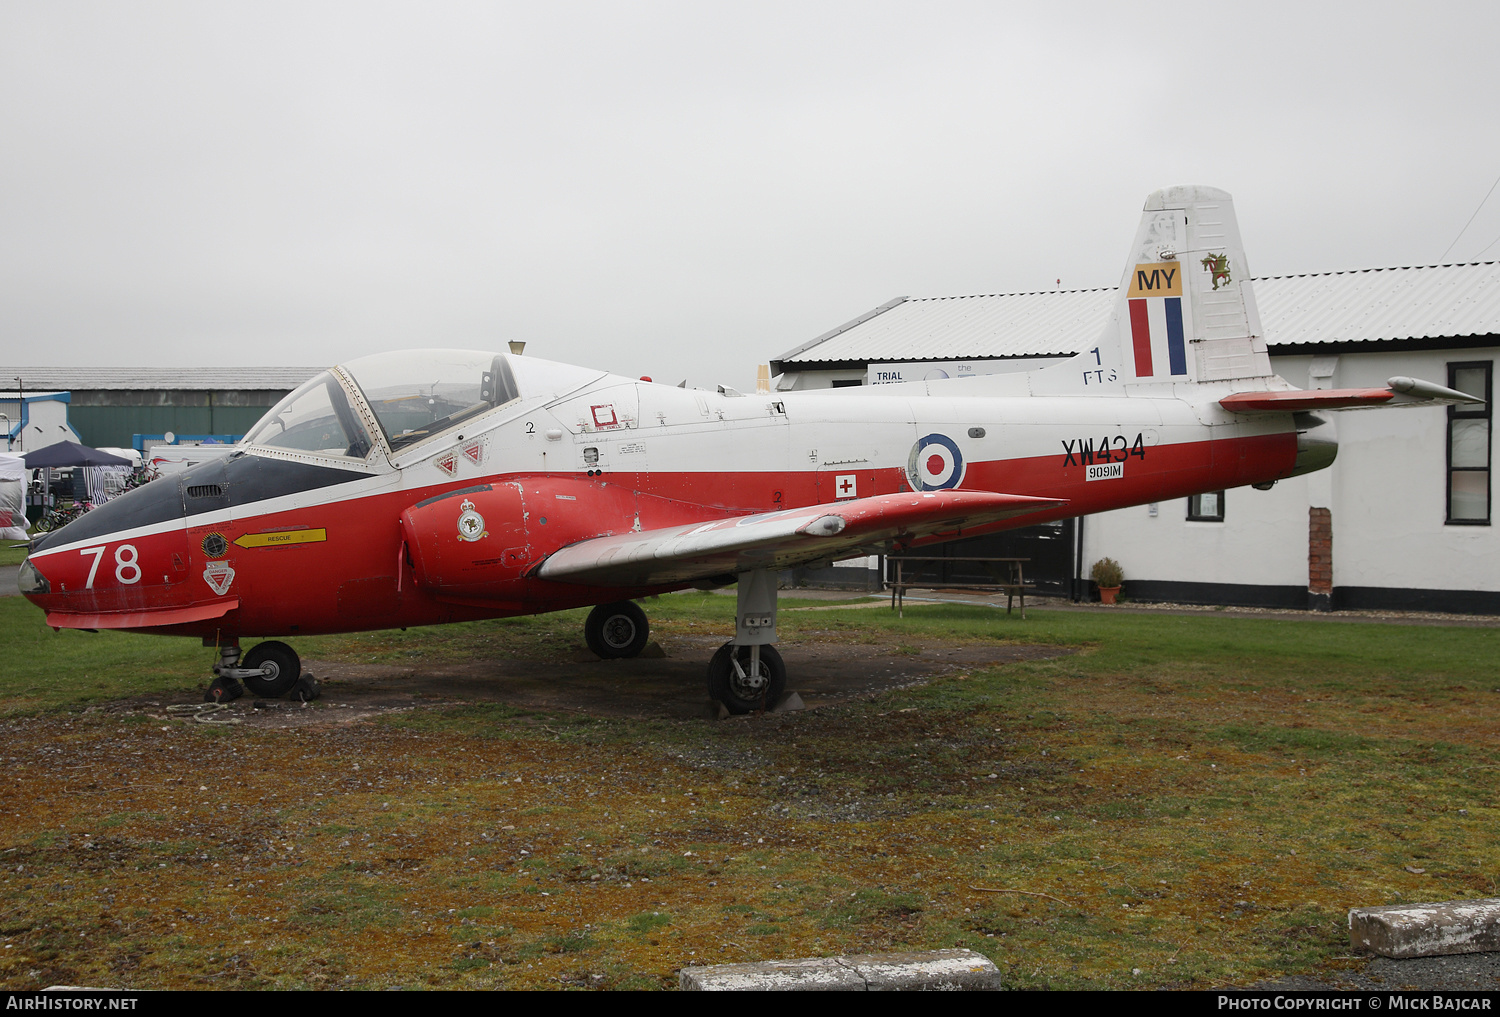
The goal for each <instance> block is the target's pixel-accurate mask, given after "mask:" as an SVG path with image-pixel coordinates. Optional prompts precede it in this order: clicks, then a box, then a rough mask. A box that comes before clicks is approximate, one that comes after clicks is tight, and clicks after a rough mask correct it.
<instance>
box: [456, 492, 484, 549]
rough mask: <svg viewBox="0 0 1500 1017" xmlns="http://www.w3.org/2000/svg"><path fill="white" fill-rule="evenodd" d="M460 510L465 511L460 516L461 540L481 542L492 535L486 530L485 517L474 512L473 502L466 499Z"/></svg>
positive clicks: (459, 532) (459, 530) (459, 537)
mask: <svg viewBox="0 0 1500 1017" xmlns="http://www.w3.org/2000/svg"><path fill="white" fill-rule="evenodd" d="M459 508H460V509H462V510H463V511H461V512H459V514H458V539H459V540H479V539H480V538H482V537H488V536H489V535H490V531H489V530H486V529H485V528H484V516H482V515H480V514H479V513H478V512H476V511H474V503H473V502H472V501H470V500H469V499H467V498H465V499H464V500H463V504H461V505H460V506H459Z"/></svg>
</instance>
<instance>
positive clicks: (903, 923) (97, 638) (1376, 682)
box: [0, 594, 1500, 989]
mask: <svg viewBox="0 0 1500 1017" xmlns="http://www.w3.org/2000/svg"><path fill="white" fill-rule="evenodd" d="M733 605H734V601H733V598H729V597H716V596H711V595H696V594H694V595H681V596H674V597H665V598H662V599H661V600H659V601H655V602H650V603H648V604H647V605H646V606H647V610H648V613H649V614H650V615H651V617H652V620H653V625H654V626H655V630H656V632H657V633H659V634H660V636H661V638H662V639H663V640H664V641H666V642H670V640H671V638H672V637H673V636H682V635H687V634H701V633H721V634H724V635H726V637H727V634H728V632H729V631H730V629H731V627H732V625H731V615H732V611H733ZM796 606H799V605H797V604H796V603H795V602H793V601H791V600H790V599H784V600H783V609H784V610H783V613H782V614H781V619H780V628H781V632H782V635H783V639H784V640H786V641H792V642H795V641H818V642H846V643H855V642H859V643H870V644H874V645H878V646H889V647H890V648H891V652H893V653H899V652H902V650H903V647H907V646H909V645H911V644H917V643H922V644H926V643H931V642H932V641H937V640H944V641H977V640H995V641H1008V642H1017V643H1044V644H1057V645H1064V646H1069V647H1077V648H1078V652H1077V653H1075V654H1073V655H1070V656H1066V657H1061V658H1057V659H1053V660H1048V661H1037V662H1031V663H1018V664H1010V665H1006V666H1004V667H997V668H990V669H975V670H971V671H968V672H957V673H952V674H949V675H947V676H946V677H942V678H937V679H934V680H932V681H930V682H928V683H926V684H925V685H922V686H919V687H916V688H908V689H905V690H903V691H900V692H896V693H889V694H885V695H882V696H879V697H876V698H873V699H870V700H866V701H862V702H857V703H853V704H850V705H846V706H838V707H827V708H823V709H821V710H816V711H809V712H806V713H799V714H788V715H782V716H768V717H759V718H749V719H742V720H732V721H726V722H713V721H707V720H701V721H669V720H658V721H634V720H621V719H601V718H595V717H587V716H580V715H548V714H541V713H527V712H523V711H519V710H517V709H514V708H511V707H506V706H501V705H495V704H471V705H466V706H454V707H450V708H439V707H433V708H428V709H422V710H416V711H412V712H409V713H404V714H400V715H397V716H395V717H393V718H388V719H386V720H384V721H380V722H363V723H353V724H332V723H330V724H327V725H322V726H318V727H305V728H289V729H287V730H277V729H269V730H267V729H250V728H212V727H210V726H208V725H203V724H194V723H190V722H184V721H182V720H178V719H171V718H170V716H169V715H168V714H166V713H165V712H163V711H162V710H161V708H157V707H151V706H149V705H148V706H141V705H137V706H135V707H132V708H131V709H128V710H127V709H121V708H117V707H115V706H111V705H109V704H111V703H114V702H116V701H118V700H120V699H121V698H123V697H125V696H141V695H144V696H158V697H160V699H159V701H160V702H162V703H166V702H171V701H188V700H191V699H193V698H196V695H197V692H196V690H197V689H198V688H199V686H200V685H201V684H202V683H203V682H204V681H205V680H206V678H207V666H208V664H209V663H210V656H211V654H212V651H211V650H204V649H203V648H201V647H199V646H197V645H196V643H194V642H191V641H188V640H168V639H159V638H152V637H144V636H130V635H123V634H119V633H107V632H106V633H99V634H88V633H78V632H63V633H53V632H51V631H50V630H48V629H46V628H45V626H43V625H42V624H41V614H40V612H38V611H36V610H35V609H34V608H32V607H31V606H30V605H29V604H26V603H25V602H24V601H22V600H20V599H19V598H0V726H3V730H4V732H5V734H4V738H5V740H4V742H3V743H0V758H3V760H4V763H5V773H6V779H5V781H4V782H3V784H0V817H3V820H4V821H3V824H0V982H3V984H5V985H7V986H9V987H11V988H14V989H21V988H29V987H34V986H38V985H47V984H52V983H59V982H61V983H69V984H89V985H123V986H130V987H136V988H149V987H215V986H224V987H236V986H238V987H251V986H264V987H317V986H349V987H361V988H382V987H387V986H396V985H404V986H435V987H453V988H477V987H489V986H506V987H549V986H550V987H563V986H577V987H597V988H633V987H635V988H649V987H658V986H670V985H672V984H675V977H676V976H675V973H676V971H677V969H678V968H680V967H681V966H683V965H684V964H689V963H717V962H727V961H741V960H752V959H763V958H773V957H797V956H808V955H815V954H828V953H833V952H867V951H879V950H888V949H933V948H938V947H948V946H967V947H970V948H972V949H976V950H979V951H981V952H983V953H985V954H987V955H989V956H990V957H991V958H993V959H994V960H995V962H996V963H997V964H998V965H999V966H1000V968H1001V970H1002V972H1003V973H1004V974H1005V977H1006V982H1007V984H1008V985H1010V986H1014V987H1018V988H1031V987H1059V988H1063V987H1079V988H1150V987H1164V986H1165V987H1193V988H1209V987H1217V986H1225V985H1232V984H1245V983H1248V982H1251V981H1254V980H1257V979H1260V978H1265V977H1268V976H1272V975H1275V974H1280V973H1306V972H1316V971H1327V970H1329V969H1336V968H1338V967H1340V966H1343V965H1347V964H1351V963H1354V962H1353V961H1352V960H1350V959H1349V958H1347V957H1346V954H1347V945H1348V939H1347V937H1348V933H1347V929H1346V928H1345V925H1344V917H1345V914H1346V912H1347V909H1348V908H1350V907H1353V906H1366V905H1379V904H1386V903H1395V902H1400V901H1417V900H1447V899H1452V898H1458V897H1472V896H1489V895H1495V894H1497V893H1500V888H1497V886H1496V875H1497V872H1500V842H1497V841H1496V839H1495V838H1494V837H1493V830H1494V828H1495V825H1496V821H1497V819H1500V811H1497V806H1496V794H1497V786H1500V781H1497V767H1500V764H1497V763H1496V762H1495V761H1494V750H1495V746H1496V734H1497V725H1496V722H1495V720H1494V719H1493V711H1494V709H1495V706H1496V705H1497V699H1500V689H1497V688H1496V687H1495V686H1496V685H1500V680H1497V677H1496V674H1495V667H1494V661H1495V660H1496V659H1497V650H1500V645H1497V642H1500V630H1497V629H1489V628H1460V627H1452V628H1442V627H1405V626H1402V627H1398V626H1391V625H1376V624H1338V623H1333V622H1327V621H1316V620H1312V621H1277V620H1269V619H1260V618H1225V617H1210V616H1202V615H1196V616H1192V617H1181V616H1171V615H1162V616H1156V615H1144V614H1114V613H1110V612H1108V611H1105V610H1099V611H1095V612H1076V611H1047V610H1033V611H1032V612H1031V618H1030V620H1028V621H1025V622H1022V621H1021V620H1020V619H1019V618H1018V617H1007V616H1006V615H1004V614H1003V613H1001V612H996V611H993V610H990V609H987V608H981V607H967V606H956V605H931V606H915V607H913V606H910V605H909V606H908V608H907V614H906V618H905V619H904V620H900V619H896V618H894V617H892V616H891V615H890V613H889V612H886V611H881V610H832V611H817V612H813V611H808V612H799V611H795V610H787V608H793V607H796ZM819 606H822V605H819ZM581 618H582V612H571V613H568V614H565V615H550V616H543V617H540V618H534V619H516V620H509V621H499V622H485V623H474V624H469V625H457V626H450V627H447V628H442V629H426V630H411V631H409V632H405V633H401V632H380V633H366V634H361V635H354V636H328V637H319V638H317V639H303V640H298V641H296V646H297V649H298V650H299V652H301V653H302V654H303V656H304V657H306V658H311V657H317V658H320V659H332V660H339V659H347V660H351V661H376V662H379V661H401V662H402V663H407V664H410V663H412V662H416V663H417V664H420V662H421V661H423V660H432V661H445V662H447V661H455V660H458V661H461V660H464V659H469V658H473V657H476V656H480V655H485V656H494V655H497V654H505V653H511V654H518V655H525V654H532V655H535V654H538V653H542V654H546V653H553V652H557V651H558V650H559V649H562V648H571V647H573V646H576V645H580V644H581V642H582V639H581V634H580V631H579V630H580V626H581ZM791 687H793V688H795V687H796V677H795V675H793V677H792V681H791ZM322 708H325V709H332V708H333V707H331V706H328V705H326V704H325V705H324V706H323V707H322ZM982 888H983V889H982ZM990 891H1007V892H990Z"/></svg>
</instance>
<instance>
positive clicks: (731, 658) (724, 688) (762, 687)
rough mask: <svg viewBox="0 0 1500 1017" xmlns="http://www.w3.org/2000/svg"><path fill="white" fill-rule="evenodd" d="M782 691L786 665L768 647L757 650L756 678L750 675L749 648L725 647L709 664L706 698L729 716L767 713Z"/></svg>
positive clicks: (773, 649)
mask: <svg viewBox="0 0 1500 1017" xmlns="http://www.w3.org/2000/svg"><path fill="white" fill-rule="evenodd" d="M735 662H738V663H739V667H737V668H736V667H735V666H734V665H735ZM785 691H786V663H785V662H784V661H782V659H781V654H780V653H778V652H777V650H776V647H774V646H771V645H770V644H767V645H765V646H762V647H761V648H760V667H759V668H757V669H756V673H755V674H751V673H750V647H748V646H736V645H734V644H733V643H725V644H724V645H723V646H721V647H719V649H718V652H716V653H715V654H714V655H713V659H712V660H710V661H709V662H708V694H709V695H710V696H712V697H713V698H715V699H717V700H718V701H719V702H721V703H723V704H724V705H725V707H727V708H728V710H729V712H730V713H749V712H750V711H751V710H769V709H770V708H771V707H773V706H775V705H776V703H777V702H778V701H779V700H780V699H781V694H782V693H783V692H785Z"/></svg>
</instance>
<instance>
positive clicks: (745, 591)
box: [708, 569, 786, 713]
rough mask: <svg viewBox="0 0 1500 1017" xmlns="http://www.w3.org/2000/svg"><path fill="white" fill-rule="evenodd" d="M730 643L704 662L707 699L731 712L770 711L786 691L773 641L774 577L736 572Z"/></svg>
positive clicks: (759, 572)
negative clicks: (732, 628) (706, 666)
mask: <svg viewBox="0 0 1500 1017" xmlns="http://www.w3.org/2000/svg"><path fill="white" fill-rule="evenodd" d="M739 578H740V582H739V589H738V591H737V593H736V602H735V610H734V639H732V640H730V641H729V642H727V643H725V644H724V645H723V646H721V647H719V649H718V652H717V653H715V654H714V655H713V659H712V660H710V661H709V662H708V694H709V695H710V696H711V697H713V698H714V699H717V700H718V701H719V702H721V703H723V704H724V706H725V708H726V709H728V710H729V712H730V713H749V712H750V711H751V710H769V709H770V708H771V707H773V706H775V705H776V704H777V702H779V701H780V699H781V694H782V693H783V692H785V691H786V664H785V663H783V662H782V659H781V654H780V653H778V652H777V650H776V647H774V646H772V645H771V644H772V643H774V642H776V573H774V572H772V571H771V570H770V569H754V570H752V571H750V572H741V573H740V577H739Z"/></svg>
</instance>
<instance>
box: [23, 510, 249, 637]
mask: <svg viewBox="0 0 1500 1017" xmlns="http://www.w3.org/2000/svg"><path fill="white" fill-rule="evenodd" d="M210 550H220V549H218V548H216V547H215V548H206V549H205V548H199V549H197V551H198V553H197V554H193V553H190V550H189V548H188V544H187V536H186V534H185V533H184V531H183V530H182V529H180V528H173V529H170V530H167V531H165V532H161V533H152V534H145V535H140V536H132V537H129V538H128V539H122V540H115V539H110V538H109V537H108V536H106V537H104V538H103V539H100V540H98V541H84V542H80V543H74V544H64V545H62V546H60V547H56V548H53V549H49V550H46V551H43V552H40V553H38V554H36V555H33V556H32V557H30V558H28V559H27V561H26V565H25V566H23V568H22V571H21V575H20V577H19V583H20V586H21V592H22V593H23V594H25V596H26V598H27V599H28V600H30V601H31V602H32V603H33V604H35V605H37V606H38V607H40V608H41V609H42V610H44V611H46V612H47V624H48V625H51V626H53V627H54V628H71V629H171V628H175V627H178V626H183V625H191V624H193V623H197V622H205V621H209V620H211V619H216V618H222V617H223V616H225V615H227V614H228V613H229V612H231V611H233V610H234V609H235V608H237V607H238V606H239V597H238V596H236V595H235V592H234V591H233V590H232V589H231V586H232V579H233V577H232V569H230V568H229V567H228V566H227V565H225V564H223V563H222V562H221V561H219V560H218V559H216V558H212V557H209V556H208V554H207V552H208V551H210ZM222 554H223V552H222V550H220V556H221V557H222ZM226 572H227V573H230V575H228V576H226V575H223V573H226ZM226 578H228V579H229V580H230V581H229V582H228V583H226V582H225V579H226Z"/></svg>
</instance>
